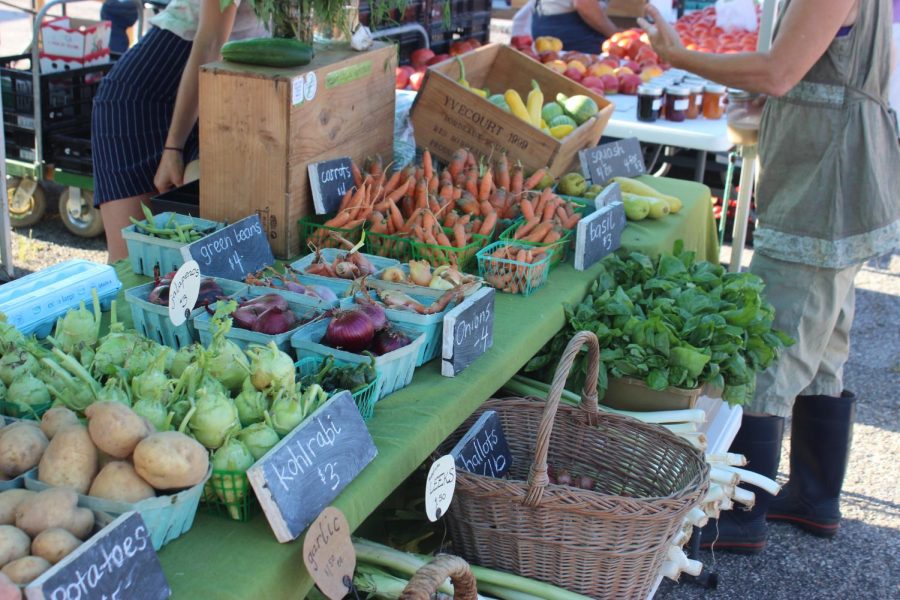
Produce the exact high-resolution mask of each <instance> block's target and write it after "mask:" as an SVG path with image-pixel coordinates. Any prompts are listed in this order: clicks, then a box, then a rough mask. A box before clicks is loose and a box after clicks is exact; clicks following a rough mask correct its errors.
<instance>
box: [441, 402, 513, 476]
mask: <svg viewBox="0 0 900 600" xmlns="http://www.w3.org/2000/svg"><path fill="white" fill-rule="evenodd" d="M450 455H451V456H452V457H453V459H454V460H455V461H456V468H457V469H460V470H462V471H468V472H469V473H474V474H475V475H484V476H485V477H497V478H500V477H503V476H504V475H506V473H507V472H508V471H509V468H510V467H511V466H512V454H510V452H509V446H508V445H507V443H506V436H505V435H503V427H502V425H501V424H500V418H499V417H498V416H497V412H496V411H493V410H489V411H487V412H485V413H484V414H483V415H481V416H480V417H479V418H478V420H477V421H475V424H474V425H472V428H471V429H469V431H468V432H466V435H464V436H463V438H462V439H461V440H459V442H458V443H457V444H456V446H454V447H453V450H451V451H450Z"/></svg>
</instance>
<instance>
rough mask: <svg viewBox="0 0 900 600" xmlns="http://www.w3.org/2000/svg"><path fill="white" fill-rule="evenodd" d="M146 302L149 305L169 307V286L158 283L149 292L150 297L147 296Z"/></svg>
mask: <svg viewBox="0 0 900 600" xmlns="http://www.w3.org/2000/svg"><path fill="white" fill-rule="evenodd" d="M147 302H150V303H151V304H159V305H160V306H168V305H169V284H168V283H160V284H159V285H157V286H156V287H155V288H153V289H152V290H151V291H150V295H149V296H147Z"/></svg>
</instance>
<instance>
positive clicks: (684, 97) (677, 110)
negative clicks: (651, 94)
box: [666, 85, 691, 123]
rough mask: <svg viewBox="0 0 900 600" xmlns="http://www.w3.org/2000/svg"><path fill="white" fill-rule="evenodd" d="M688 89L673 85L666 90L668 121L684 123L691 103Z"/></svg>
mask: <svg viewBox="0 0 900 600" xmlns="http://www.w3.org/2000/svg"><path fill="white" fill-rule="evenodd" d="M690 95H691V94H690V91H688V88H685V87H681V86H677V85H673V86H670V87H667V88H666V119H668V120H669V121H672V122H674V123H680V122H682V121H684V119H685V117H686V116H687V109H688V106H689V105H690V103H691V99H690Z"/></svg>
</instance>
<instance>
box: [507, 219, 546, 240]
mask: <svg viewBox="0 0 900 600" xmlns="http://www.w3.org/2000/svg"><path fill="white" fill-rule="evenodd" d="M540 222H541V221H540V219H538V218H537V216H535V217H533V218H531V219H529V220H527V221H525V222H524V223H522V224H521V225H519V228H518V229H516V233H515V234H514V235H513V239H517V240H521V239H522V238H524V237H525V236H526V235H528V234H530V233H531V232H532V230H534V229H535V228H536V227H537V226H538V224H540Z"/></svg>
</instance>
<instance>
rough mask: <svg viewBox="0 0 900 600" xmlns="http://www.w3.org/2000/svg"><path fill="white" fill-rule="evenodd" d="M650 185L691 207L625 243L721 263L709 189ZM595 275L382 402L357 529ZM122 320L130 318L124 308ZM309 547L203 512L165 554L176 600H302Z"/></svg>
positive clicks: (553, 289) (502, 312)
mask: <svg viewBox="0 0 900 600" xmlns="http://www.w3.org/2000/svg"><path fill="white" fill-rule="evenodd" d="M651 183H653V184H654V185H655V186H657V187H658V188H659V189H661V190H663V191H665V192H666V193H670V194H676V195H678V196H679V197H680V198H681V199H682V201H683V202H684V209H683V210H682V211H681V213H679V215H676V216H674V217H671V218H669V219H664V220H661V221H653V222H648V223H646V224H640V223H638V224H630V225H629V227H628V228H626V230H625V233H624V234H623V245H624V246H625V247H627V248H629V249H637V250H641V251H644V252H646V253H648V254H651V255H656V254H658V253H660V252H666V251H670V250H671V247H672V244H673V243H674V241H675V240H676V239H679V238H681V239H684V240H685V244H686V247H687V248H688V249H693V250H696V251H697V253H698V256H699V257H701V258H702V257H707V258H710V259H712V260H717V257H718V247H717V243H716V237H715V226H714V220H713V217H712V209H711V206H710V203H709V189H708V188H706V187H705V186H701V185H699V184H696V183H692V182H684V181H676V180H670V179H656V180H653V181H651ZM636 225H639V227H638V226H636ZM117 269H118V271H119V275H120V278H121V279H122V283H123V289H128V288H129V287H132V286H134V285H137V284H139V283H142V282H143V281H145V280H146V278H142V277H138V276H136V275H134V274H133V273H132V272H131V268H130V264H128V263H126V262H122V263H120V264H119V265H118V267H117ZM596 270H597V269H596V267H595V268H594V269H591V270H588V271H586V272H578V271H575V270H574V269H573V268H572V266H571V265H568V264H566V265H560V266H559V267H557V268H554V270H553V271H552V273H551V276H550V281H549V282H548V284H547V285H546V286H545V287H544V288H542V289H540V290H539V291H537V292H536V293H535V294H534V295H532V296H529V297H527V298H525V297H522V296H510V295H506V294H498V295H497V300H496V308H495V311H496V317H495V321H494V346H493V348H492V349H491V350H490V351H488V352H487V353H486V354H485V355H484V356H482V357H481V358H480V359H479V360H477V361H476V362H475V363H474V364H472V365H471V366H470V367H469V368H468V369H466V370H465V371H464V372H463V373H462V374H460V375H459V376H458V377H455V378H447V377H442V376H441V375H440V368H439V364H440V361H432V362H430V363H429V364H427V365H424V366H422V367H420V368H419V369H418V370H417V371H416V374H415V376H414V378H413V381H412V383H411V384H410V385H409V386H407V387H406V388H404V389H402V390H400V391H398V392H395V393H394V394H391V395H390V396H388V397H387V398H385V399H383V400H381V401H380V402H379V403H378V404H377V406H376V408H375V415H374V417H373V418H372V419H371V420H370V421H369V422H368V427H369V431H370V432H371V434H372V438H373V439H374V440H375V445H376V446H377V448H378V456H377V458H376V459H375V460H374V461H373V462H372V463H371V464H370V465H369V466H368V467H367V468H366V469H365V470H364V471H363V472H362V473H360V475H359V476H358V477H357V478H356V479H355V480H354V481H353V482H352V483H351V484H350V485H349V486H348V487H347V488H346V489H345V490H344V491H343V493H342V494H341V495H340V497H338V498H337V500H336V501H335V502H334V506H336V507H338V508H339V509H341V510H342V511H343V512H344V514H345V515H346V516H347V519H348V521H349V522H350V525H351V527H352V528H354V529H355V528H356V527H358V526H359V524H360V523H362V521H363V520H364V519H365V518H366V517H367V516H368V515H369V514H370V513H371V512H372V511H373V510H374V509H375V508H376V507H377V506H378V505H379V504H380V503H381V502H382V501H383V500H384V498H386V497H387V496H388V495H389V494H390V493H391V492H392V491H393V490H394V489H395V488H396V487H397V486H398V485H399V484H400V483H401V482H402V481H403V480H404V479H405V478H406V477H407V476H408V475H409V474H410V473H411V472H412V471H413V470H414V469H415V468H416V467H418V466H419V465H420V464H421V463H422V462H423V461H424V460H425V459H426V458H427V457H428V455H429V454H430V453H431V452H432V451H433V450H434V448H435V447H437V445H438V444H439V443H440V442H441V441H443V440H444V439H445V438H446V437H447V436H448V435H449V434H450V433H451V432H452V431H453V430H454V429H455V428H456V427H458V426H459V424H460V423H462V422H463V421H464V420H465V419H466V418H467V417H468V416H469V415H470V414H471V413H472V412H473V411H474V410H475V409H476V408H477V407H478V406H479V405H480V404H481V403H482V402H483V401H484V400H485V399H487V398H488V397H490V396H491V394H493V393H494V392H495V391H496V390H497V389H499V388H500V387H501V386H502V385H503V384H504V383H505V382H506V381H507V380H508V379H509V378H510V377H511V376H512V375H513V374H515V373H516V371H518V370H519V369H520V368H521V367H522V365H524V364H525V362H526V361H527V360H528V359H529V358H530V357H531V356H533V355H534V354H535V353H536V352H537V351H538V350H539V349H540V348H541V346H543V344H544V343H546V342H547V341H548V340H549V339H550V338H551V337H552V336H553V335H554V334H555V333H556V332H557V331H559V329H560V328H561V327H562V325H563V322H564V317H563V309H562V305H563V304H564V303H576V302H578V301H580V300H581V299H582V298H583V297H584V295H585V293H586V292H587V289H588V286H589V285H590V283H591V281H592V280H593V278H594V277H595V276H596ZM117 312H118V313H119V314H120V315H123V313H126V312H128V311H127V309H126V308H125V307H124V306H121V307H120V308H119V310H118V311H117ZM123 316H124V315H123ZM123 320H126V321H130V318H128V317H125V318H124V319H123ZM301 549H302V539H299V540H296V541H294V542H292V543H290V544H279V543H278V542H277V541H275V537H274V536H273V535H272V532H271V530H270V529H269V525H268V523H267V522H266V520H265V517H264V516H263V515H262V514H260V515H257V516H256V517H255V518H254V519H252V520H251V521H250V522H248V523H237V522H233V521H229V520H227V519H225V518H223V517H215V516H210V515H206V514H204V513H202V512H200V513H198V515H197V517H196V520H195V521H194V526H193V528H192V529H191V530H190V532H188V533H187V534H185V535H183V536H182V537H181V538H179V539H177V540H175V541H173V542H171V543H170V544H168V545H167V546H166V547H165V548H163V549H162V550H161V551H160V553H159V558H160V561H161V562H162V566H163V569H164V571H165V574H166V577H167V578H168V580H169V583H170V585H171V587H172V590H173V597H174V598H175V599H176V600H182V599H190V600H193V599H195V598H209V599H213V598H215V599H217V600H218V599H223V600H224V599H241V600H243V599H247V598H265V599H266V600H279V599H282V598H285V599H286V598H303V597H304V596H305V594H306V592H307V590H308V589H309V588H310V586H311V585H312V584H311V580H310V578H309V576H308V575H307V573H306V571H305V569H304V567H303V560H302V557H301Z"/></svg>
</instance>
